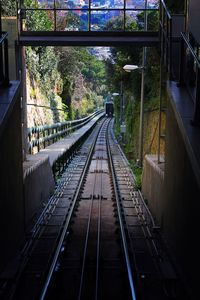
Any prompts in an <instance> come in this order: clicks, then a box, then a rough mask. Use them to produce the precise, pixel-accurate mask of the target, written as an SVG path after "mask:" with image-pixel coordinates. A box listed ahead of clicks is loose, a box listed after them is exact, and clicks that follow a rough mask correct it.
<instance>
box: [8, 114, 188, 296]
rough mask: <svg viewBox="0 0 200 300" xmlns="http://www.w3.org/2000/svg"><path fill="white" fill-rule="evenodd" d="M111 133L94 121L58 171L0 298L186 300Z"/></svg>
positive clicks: (107, 122)
mask: <svg viewBox="0 0 200 300" xmlns="http://www.w3.org/2000/svg"><path fill="white" fill-rule="evenodd" d="M112 127H113V120H111V119H110V118H108V119H104V120H102V121H101V122H99V124H98V125H97V127H96V128H95V129H94V130H93V132H92V134H91V135H90V136H89V137H88V138H87V140H86V141H85V143H84V144H83V145H82V147H81V148H80V149H79V151H78V153H77V155H76V156H75V157H74V159H73V160H72V161H71V163H70V164H69V166H68V168H67V169H66V171H65V172H64V173H63V175H62V177H61V179H60V182H59V184H58V187H57V189H56V191H55V193H54V195H53V196H52V197H51V199H50V200H49V203H48V205H47V206H46V208H45V209H44V211H43V213H42V215H41V216H40V218H39V219H38V222H37V223H36V225H35V227H34V228H33V230H32V235H31V239H29V240H28V242H27V244H26V246H25V248H24V250H23V257H22V266H21V269H20V270H19V272H18V275H17V280H16V286H14V287H12V289H10V292H9V295H8V294H7V296H6V297H5V299H6V300H7V299H16V300H18V299H20V300H27V299H28V300H32V299H33V300H35V299H40V300H43V299H46V300H47V299H48V300H53V299H68V300H70V299H73V300H75V299H76V300H86V299H87V300H97V299H99V300H107V299H115V300H122V299H123V300H129V299H132V300H136V298H137V299H138V300H146V299H148V300H161V299H162V300H169V299H184V300H185V299H187V298H185V295H184V291H183V289H181V286H180V285H179V281H178V279H177V275H176V272H175V271H174V268H173V266H172V264H171V262H170V260H169V257H168V255H167V254H166V252H165V249H164V245H163V243H162V240H161V239H160V235H159V234H158V230H157V228H156V226H155V224H154V221H153V218H152V216H151V214H150V212H149V210H148V208H147V206H146V205H145V203H144V200H143V198H142V195H141V193H140V191H138V190H137V189H136V188H135V184H134V175H133V174H132V172H131V170H130V167H129V164H128V162H127V160H126V158H125V156H124V154H123V153H122V150H121V148H120V147H119V145H118V143H117V141H116V139H115V137H114V134H113V130H112ZM8 296H9V297H8ZM178 297H179V298H178Z"/></svg>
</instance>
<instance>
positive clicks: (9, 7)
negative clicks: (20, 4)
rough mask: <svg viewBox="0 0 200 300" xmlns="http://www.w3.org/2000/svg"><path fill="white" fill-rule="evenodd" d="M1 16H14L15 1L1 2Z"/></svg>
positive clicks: (5, 0)
mask: <svg viewBox="0 0 200 300" xmlns="http://www.w3.org/2000/svg"><path fill="white" fill-rule="evenodd" d="M1 6H2V16H15V15H16V0H1Z"/></svg>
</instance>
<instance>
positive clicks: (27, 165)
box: [23, 113, 104, 228]
mask: <svg viewBox="0 0 200 300" xmlns="http://www.w3.org/2000/svg"><path fill="white" fill-rule="evenodd" d="M103 115H104V113H101V114H99V115H98V116H96V117H94V118H93V119H92V120H91V121H90V122H88V123H87V124H86V125H84V126H83V127H81V128H80V129H78V130H76V131H74V132H73V133H72V134H70V135H68V136H66V138H64V139H61V140H60V141H58V142H56V143H54V144H52V145H50V146H48V147H46V148H45V149H43V150H41V151H40V152H38V153H37V154H34V155H27V158H26V161H24V162H23V183H24V201H25V215H26V220H25V223H26V228H29V227H30V226H31V224H32V223H33V222H34V219H35V218H36V217H37V213H38V212H39V211H40V210H41V209H42V207H43V206H44V205H45V203H46V201H47V200H48V198H49V196H50V195H51V193H52V192H53V190H54V187H55V183H54V178H53V171H52V167H53V165H54V164H55V162H56V161H57V160H58V159H59V158H60V157H61V156H62V155H63V154H64V153H66V152H67V151H68V150H69V149H70V148H71V147H72V146H74V145H75V144H76V143H77V142H78V141H79V140H80V138H81V137H82V136H83V135H85V134H86V133H87V132H88V131H89V130H90V129H91V128H92V127H93V126H94V125H95V124H96V123H97V121H98V120H99V119H100V118H102V117H103Z"/></svg>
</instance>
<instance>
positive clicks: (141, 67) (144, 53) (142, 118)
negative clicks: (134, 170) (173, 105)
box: [123, 47, 146, 167]
mask: <svg viewBox="0 0 200 300" xmlns="http://www.w3.org/2000/svg"><path fill="white" fill-rule="evenodd" d="M145 63H146V47H144V48H143V66H137V65H125V66H124V67H123V69H124V70H125V71H126V72H131V71H134V70H138V69H139V70H142V77H141V101H140V128H139V165H140V166H141V167H142V161H143V134H144V133H143V131H144V129H143V128H144V73H145V67H144V66H145Z"/></svg>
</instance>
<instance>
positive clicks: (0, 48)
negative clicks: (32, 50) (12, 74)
mask: <svg viewBox="0 0 200 300" xmlns="http://www.w3.org/2000/svg"><path fill="white" fill-rule="evenodd" d="M0 86H2V87H6V86H9V64H8V33H7V32H0Z"/></svg>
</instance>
